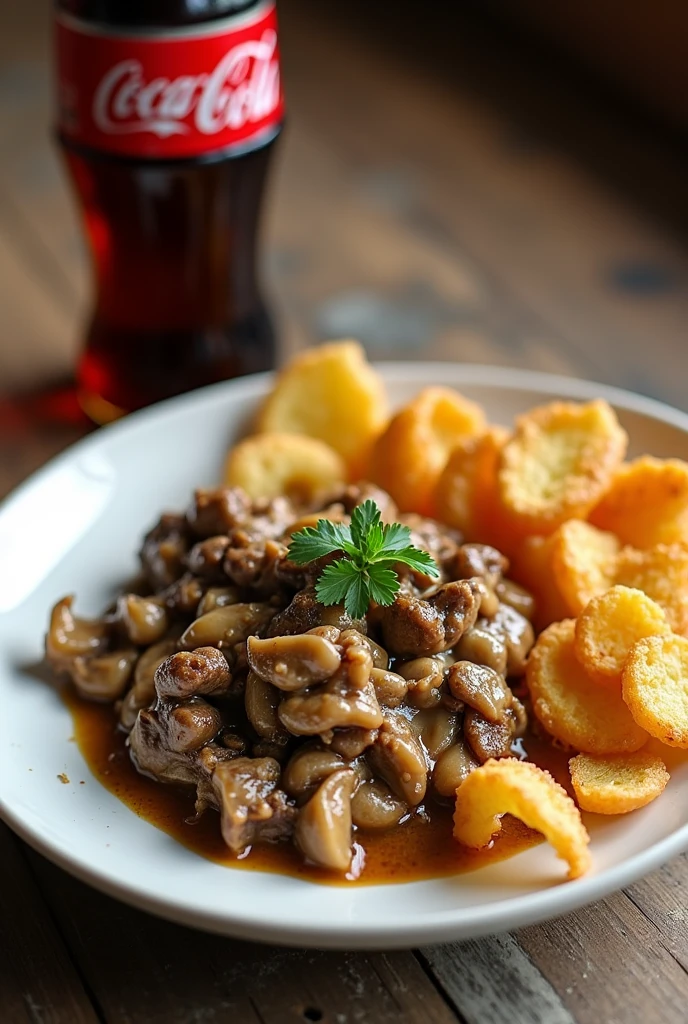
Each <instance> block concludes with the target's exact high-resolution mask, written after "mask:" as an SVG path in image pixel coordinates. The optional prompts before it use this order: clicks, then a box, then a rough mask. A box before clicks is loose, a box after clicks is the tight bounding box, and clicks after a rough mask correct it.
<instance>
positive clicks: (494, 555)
mask: <svg viewBox="0 0 688 1024" xmlns="http://www.w3.org/2000/svg"><path fill="white" fill-rule="evenodd" d="M508 568H509V562H508V559H506V558H505V557H504V555H503V554H502V553H501V551H497V549H496V548H493V547H490V545H489V544H462V545H461V547H460V548H459V550H458V551H457V553H456V555H455V557H454V559H453V561H452V565H451V571H452V572H453V573H454V578H455V579H462V580H467V579H470V578H471V577H473V576H480V577H482V579H484V580H485V583H486V584H487V585H488V587H490V589H494V588H495V587H496V586H497V585H498V583H499V581H500V580H501V578H502V576H503V575H504V573H505V572H506V571H507V569H508Z"/></svg>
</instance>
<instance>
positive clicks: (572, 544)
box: [552, 519, 620, 615]
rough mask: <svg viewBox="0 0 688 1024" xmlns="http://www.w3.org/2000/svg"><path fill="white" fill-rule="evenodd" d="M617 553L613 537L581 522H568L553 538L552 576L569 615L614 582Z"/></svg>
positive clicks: (615, 539) (580, 610)
mask: <svg viewBox="0 0 688 1024" xmlns="http://www.w3.org/2000/svg"><path fill="white" fill-rule="evenodd" d="M619 549H620V544H619V541H618V539H617V537H616V536H615V535H614V534H613V533H606V532H603V531H602V530H598V529H597V527H595V526H591V525H590V524H589V523H585V522H583V521H582V520H580V519H570V520H569V521H568V522H566V523H563V524H562V525H561V526H560V527H559V529H558V530H557V531H556V533H554V534H553V535H552V572H553V573H554V579H555V581H556V585H557V587H558V589H559V592H560V593H561V595H562V597H563V598H564V601H565V603H566V606H567V607H568V609H569V614H570V615H578V614H579V613H580V612H582V611H583V609H584V608H585V606H586V605H587V604H588V602H589V601H591V600H592V598H593V597H596V596H597V595H598V594H602V593H604V591H605V590H607V589H608V588H609V587H610V586H611V585H612V583H613V582H615V580H614V574H615V572H616V558H617V555H618V552H619Z"/></svg>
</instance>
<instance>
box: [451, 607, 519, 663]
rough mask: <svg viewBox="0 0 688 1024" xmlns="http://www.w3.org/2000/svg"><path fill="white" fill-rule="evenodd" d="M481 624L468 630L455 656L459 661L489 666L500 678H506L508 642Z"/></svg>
mask: <svg viewBox="0 0 688 1024" xmlns="http://www.w3.org/2000/svg"><path fill="white" fill-rule="evenodd" d="M479 622H480V620H478V622H477V623H476V624H475V626H471V628H470V629H467V630H466V632H465V633H464V635H463V636H462V637H461V639H460V640H459V642H458V644H457V645H456V647H455V648H454V654H455V656H456V658H457V660H459V661H473V662H475V664H476V665H487V666H488V667H489V668H492V669H494V670H495V672H498V673H499V675H500V676H506V664H507V653H506V640H505V638H504V636H503V634H499V633H497V632H492V631H490V630H488V629H483V628H482V626H480V624H479Z"/></svg>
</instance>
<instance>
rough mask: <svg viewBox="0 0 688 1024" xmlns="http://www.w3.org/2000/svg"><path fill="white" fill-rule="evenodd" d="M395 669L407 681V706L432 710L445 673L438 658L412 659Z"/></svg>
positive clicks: (438, 698) (442, 663) (399, 664)
mask: <svg viewBox="0 0 688 1024" xmlns="http://www.w3.org/2000/svg"><path fill="white" fill-rule="evenodd" d="M396 668H397V671H398V672H399V674H400V675H401V676H403V678H404V679H406V680H407V686H408V694H407V699H408V702H409V704H412V705H413V707H415V708H434V707H436V706H437V705H438V704H439V702H440V700H441V698H442V694H441V692H440V687H441V686H442V682H443V680H444V671H445V665H444V662H443V661H442V660H441V659H440V658H414V659H413V660H412V661H402V662H399V663H398V664H397V665H396Z"/></svg>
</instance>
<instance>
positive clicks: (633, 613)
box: [575, 586, 670, 687]
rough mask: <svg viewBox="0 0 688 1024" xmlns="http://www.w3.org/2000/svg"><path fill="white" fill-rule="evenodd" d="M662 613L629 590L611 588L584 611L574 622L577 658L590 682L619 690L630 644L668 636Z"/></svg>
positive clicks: (648, 599) (639, 594)
mask: <svg viewBox="0 0 688 1024" xmlns="http://www.w3.org/2000/svg"><path fill="white" fill-rule="evenodd" d="M669 632H670V629H669V623H668V622H667V620H666V615H665V614H664V611H663V609H662V608H661V607H660V606H659V605H658V604H657V603H656V602H655V601H653V600H652V598H650V597H648V596H647V594H644V593H643V592H642V590H633V589H632V588H631V587H621V586H616V587H611V589H610V590H607V591H606V592H605V593H604V594H600V595H599V597H593V599H592V601H591V602H590V603H589V604H588V605H587V606H586V607H585V608H584V609H583V611H582V612H581V614H580V615H579V617H578V620H577V622H576V641H575V647H576V656H577V658H578V660H579V661H580V663H581V665H582V666H583V668H584V669H585V671H586V672H587V673H588V675H589V676H590V678H591V679H594V680H596V681H597V682H600V683H603V684H606V683H611V684H612V685H617V686H619V687H620V686H621V673H622V671H623V667H624V664H625V662H626V658H627V657H628V654H629V651H630V650H631V647H632V646H633V644H635V643H636V642H637V641H638V640H644V639H645V637H648V636H661V635H662V634H664V633H669Z"/></svg>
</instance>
